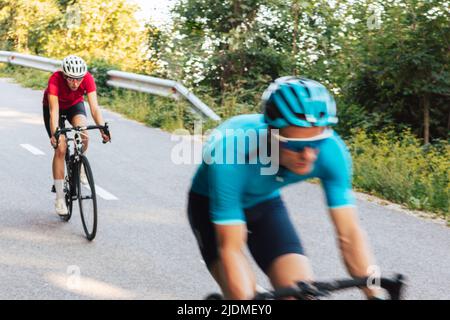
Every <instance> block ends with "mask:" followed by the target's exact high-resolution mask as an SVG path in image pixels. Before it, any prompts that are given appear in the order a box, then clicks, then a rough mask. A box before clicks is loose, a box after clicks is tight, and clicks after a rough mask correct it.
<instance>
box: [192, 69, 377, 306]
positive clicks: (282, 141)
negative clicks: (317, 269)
mask: <svg viewBox="0 0 450 320" xmlns="http://www.w3.org/2000/svg"><path fill="white" fill-rule="evenodd" d="M262 108H263V114H262V115H259V114H252V115H241V116H237V117H234V118H231V119H229V120H227V121H225V122H224V123H223V124H221V125H220V126H219V127H218V128H217V129H216V130H215V131H214V133H213V134H212V135H210V138H209V140H208V141H207V143H206V144H205V146H204V149H203V162H202V164H201V165H200V167H199V168H198V170H197V172H196V174H195V176H194V179H193V183H192V186H191V190H190V192H189V201H188V217H189V222H190V225H191V228H192V230H193V232H194V235H195V236H196V239H197V242H198V245H199V248H200V251H201V254H202V256H203V259H204V261H205V263H206V265H207V267H208V270H209V271H210V272H211V274H212V276H213V277H214V279H215V280H216V281H217V283H218V284H219V286H220V287H221V289H222V292H223V293H224V296H225V297H226V298H229V299H250V298H252V297H253V296H254V295H255V292H256V282H255V276H254V274H253V271H252V270H251V268H250V266H249V263H248V260H247V258H246V256H245V255H244V251H243V249H244V246H245V245H246V244H247V245H248V248H249V250H250V252H251V254H252V256H253V258H254V259H255V261H256V263H257V264H258V266H259V267H260V268H261V269H262V270H263V271H264V272H265V274H266V275H267V276H268V277H269V279H270V281H271V283H272V285H273V287H274V288H282V287H286V286H291V285H294V284H295V283H296V282H298V281H302V280H312V278H313V274H312V271H311V267H310V263H309V261H308V259H307V257H306V256H305V253H304V251H303V248H302V245H301V242H300V238H299V236H298V234H297V233H296V231H295V228H294V227H293V225H292V223H291V221H290V219H289V216H288V212H287V209H286V207H285V205H284V203H283V201H282V199H281V196H280V189H281V188H282V187H284V186H286V185H289V184H292V183H296V182H300V181H303V180H306V179H310V178H319V179H320V181H321V184H322V186H323V189H324V191H325V196H326V201H327V204H328V208H329V212H330V216H331V219H332V221H333V223H334V226H335V230H336V233H337V239H338V242H339V248H340V250H341V253H342V257H343V260H344V262H345V266H346V267H347V270H348V272H349V273H350V275H352V276H354V277H363V276H370V275H371V266H373V265H374V261H373V257H372V253H371V251H370V249H369V247H368V244H367V241H366V239H365V234H364V231H363V230H362V229H361V227H360V226H359V223H358V217H357V213H356V208H355V199H354V196H353V193H352V187H351V166H352V165H351V157H350V154H349V152H348V149H347V147H346V145H345V143H344V142H343V141H342V139H341V138H340V137H339V135H338V134H337V133H336V132H335V131H333V130H332V129H331V128H330V126H332V125H334V124H336V123H337V121H338V119H337V117H336V104H335V100H334V98H333V97H332V95H331V94H330V93H329V92H328V90H327V89H326V88H325V87H324V86H323V85H321V84H320V83H318V82H316V81H313V80H309V79H305V78H296V77H282V78H279V79H277V80H275V82H274V83H272V84H271V85H270V86H269V87H268V89H267V90H266V91H265V92H264V94H263V97H262ZM261 150H267V152H268V153H267V154H268V155H269V156H270V160H271V161H269V162H268V161H267V159H264V157H263V154H264V152H261ZM274 167H275V168H276V170H274V169H273V168H274ZM299 196H300V197H301V195H299ZM306 200H307V199H305V201H306ZM364 293H365V294H366V296H367V297H368V298H373V297H378V296H379V291H378V290H375V289H364Z"/></svg>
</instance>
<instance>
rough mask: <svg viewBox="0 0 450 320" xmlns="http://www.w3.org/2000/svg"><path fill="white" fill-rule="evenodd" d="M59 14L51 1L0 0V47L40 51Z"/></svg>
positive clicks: (23, 50) (26, 51)
mask: <svg viewBox="0 0 450 320" xmlns="http://www.w3.org/2000/svg"><path fill="white" fill-rule="evenodd" d="M60 15H61V13H60V11H59V8H58V5H57V3H56V1H53V0H47V1H39V0H0V47H1V48H2V49H3V50H13V51H14V50H15V51H19V52H25V53H33V54H42V53H43V52H44V47H45V45H46V42H47V40H48V38H47V34H48V33H49V32H50V31H51V29H52V25H53V23H54V22H55V21H56V20H57V19H58V17H60Z"/></svg>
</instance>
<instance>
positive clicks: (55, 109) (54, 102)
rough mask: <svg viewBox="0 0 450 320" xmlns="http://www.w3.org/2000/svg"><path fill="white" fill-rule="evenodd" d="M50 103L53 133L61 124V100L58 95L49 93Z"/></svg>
mask: <svg viewBox="0 0 450 320" xmlns="http://www.w3.org/2000/svg"><path fill="white" fill-rule="evenodd" d="M48 104H49V108H50V110H49V111H50V132H51V134H52V135H53V134H54V133H55V131H56V128H58V125H59V123H58V122H59V121H58V120H59V101H58V96H55V95H52V94H49V95H48Z"/></svg>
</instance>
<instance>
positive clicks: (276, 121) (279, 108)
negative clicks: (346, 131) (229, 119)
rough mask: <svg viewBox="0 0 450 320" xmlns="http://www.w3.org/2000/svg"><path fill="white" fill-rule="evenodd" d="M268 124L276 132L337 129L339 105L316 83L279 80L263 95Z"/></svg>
mask: <svg viewBox="0 0 450 320" xmlns="http://www.w3.org/2000/svg"><path fill="white" fill-rule="evenodd" d="M262 111H263V113H264V119H265V121H266V122H267V123H268V124H269V125H270V126H271V127H274V128H278V129H281V128H284V127H287V126H297V127H320V126H329V125H335V124H336V123H337V122H338V118H337V117H336V102H335V101H334V98H333V96H332V95H331V94H330V93H329V92H328V90H327V89H326V88H325V86H323V85H322V84H320V83H319V82H317V81H314V80H310V79H306V78H298V77H294V76H287V77H281V78H278V79H276V80H275V81H274V82H273V83H272V84H271V85H270V86H269V87H268V88H267V89H266V91H264V93H263V95H262Z"/></svg>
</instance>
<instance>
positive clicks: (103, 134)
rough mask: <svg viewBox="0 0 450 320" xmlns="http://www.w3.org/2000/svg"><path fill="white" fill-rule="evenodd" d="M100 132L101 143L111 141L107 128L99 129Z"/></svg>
mask: <svg viewBox="0 0 450 320" xmlns="http://www.w3.org/2000/svg"><path fill="white" fill-rule="evenodd" d="M105 131H106V132H105ZM100 134H101V136H102V139H103V143H107V142H111V132H110V131H109V130H108V129H106V130H100Z"/></svg>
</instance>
